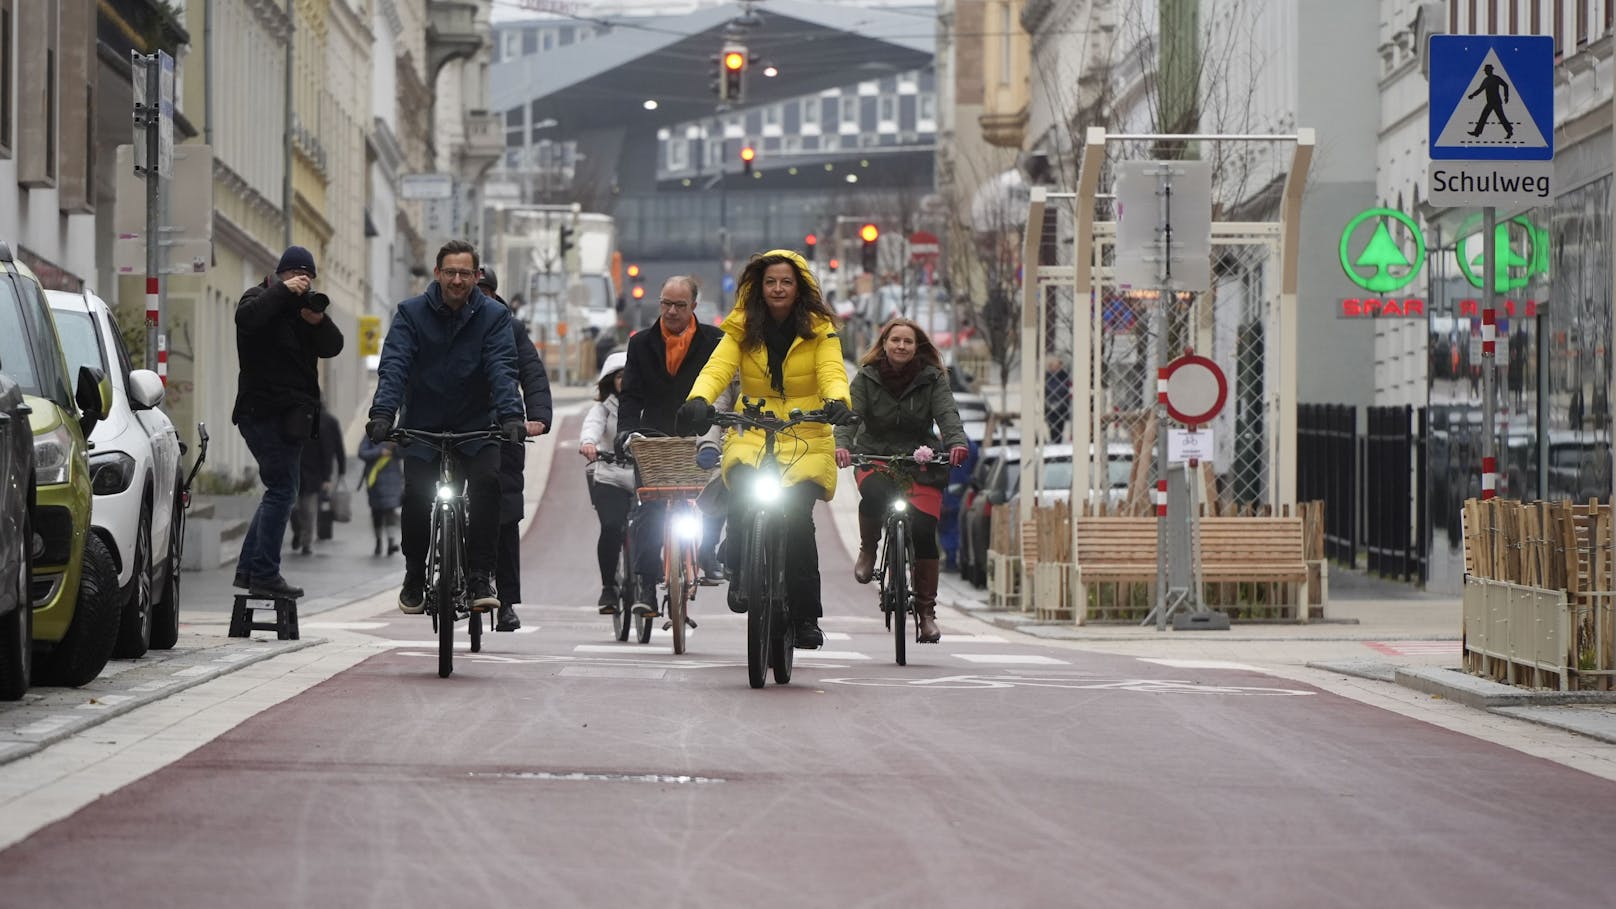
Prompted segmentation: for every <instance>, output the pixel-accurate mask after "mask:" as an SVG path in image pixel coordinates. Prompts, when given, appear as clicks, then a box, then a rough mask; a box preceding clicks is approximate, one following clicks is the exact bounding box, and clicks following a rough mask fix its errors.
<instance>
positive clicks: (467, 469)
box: [399, 445, 499, 575]
mask: <svg viewBox="0 0 1616 909" xmlns="http://www.w3.org/2000/svg"><path fill="white" fill-rule="evenodd" d="M459 457H460V468H461V470H460V474H461V476H462V477H463V478H464V479H465V480H466V485H467V489H466V498H467V505H468V508H469V509H470V514H469V515H468V516H467V525H468V526H467V527H466V570H467V571H486V572H488V573H489V574H490V575H492V574H493V573H494V562H495V546H496V545H497V543H498V539H499V446H498V445H485V446H483V448H482V450H481V451H479V452H477V454H476V455H474V456H471V457H466V456H464V455H461V456H459ZM437 487H438V462H437V459H436V458H435V457H434V458H433V459H432V460H430V461H428V460H424V459H422V458H414V457H405V458H404V507H403V512H402V514H401V521H400V523H401V524H402V525H403V526H402V527H400V528H399V530H400V533H401V535H402V536H403V541H402V542H403V549H404V561H405V563H406V564H407V565H408V566H410V567H412V568H424V567H425V566H426V556H427V552H428V551H429V549H430V547H431V540H430V539H429V537H430V535H431V533H432V523H431V517H432V515H431V511H432V499H433V497H434V496H435V495H436V494H437Z"/></svg>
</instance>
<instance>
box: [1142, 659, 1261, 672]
mask: <svg viewBox="0 0 1616 909" xmlns="http://www.w3.org/2000/svg"><path fill="white" fill-rule="evenodd" d="M1139 662H1141V663H1156V664H1158V665H1161V666H1171V667H1172V668H1174V669H1240V670H1244V671H1246V672H1262V670H1261V669H1259V668H1258V667H1256V666H1253V665H1251V664H1250V663H1234V662H1230V661H1228V660H1159V659H1152V658H1150V657H1140V658H1139Z"/></svg>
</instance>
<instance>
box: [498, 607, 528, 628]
mask: <svg viewBox="0 0 1616 909" xmlns="http://www.w3.org/2000/svg"><path fill="white" fill-rule="evenodd" d="M521 627H522V620H521V619H519V618H517V617H516V608H515V607H513V606H512V605H511V604H509V603H501V604H499V621H498V623H497V624H495V625H494V630H495V631H515V630H516V629H518V628H521Z"/></svg>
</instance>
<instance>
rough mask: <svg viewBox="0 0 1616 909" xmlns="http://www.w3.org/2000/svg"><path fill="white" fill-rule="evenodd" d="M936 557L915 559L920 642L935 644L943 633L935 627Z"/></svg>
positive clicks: (937, 567) (916, 602)
mask: <svg viewBox="0 0 1616 909" xmlns="http://www.w3.org/2000/svg"><path fill="white" fill-rule="evenodd" d="M940 567H941V566H939V565H938V564H937V560H936V559H916V560H915V614H916V615H918V616H919V617H920V636H919V637H918V638H916V640H918V641H919V642H920V643H922V644H935V643H937V642H938V641H940V640H942V637H943V633H942V631H941V630H939V629H938V627H937V570H938V569H939V568H940Z"/></svg>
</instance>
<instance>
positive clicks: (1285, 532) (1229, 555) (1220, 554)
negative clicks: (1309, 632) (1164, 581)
mask: <svg viewBox="0 0 1616 909" xmlns="http://www.w3.org/2000/svg"><path fill="white" fill-rule="evenodd" d="M1074 520H1075V521H1076V522H1077V528H1076V529H1077V565H1076V568H1075V570H1074V571H1073V574H1074V582H1075V584H1076V590H1075V591H1074V599H1075V601H1076V603H1077V607H1078V608H1077V610H1076V614H1077V621H1078V622H1079V624H1081V623H1082V622H1083V620H1084V618H1085V614H1086V613H1087V612H1088V586H1089V585H1090V584H1098V583H1117V584H1132V583H1143V584H1147V585H1151V586H1154V585H1155V583H1156V519H1155V518H1154V517H1081V516H1080V517H1077V518H1074ZM1197 528H1198V532H1199V535H1200V581H1201V583H1202V585H1206V584H1224V583H1232V582H1251V583H1259V584H1261V583H1268V584H1285V585H1291V584H1294V585H1296V587H1297V595H1296V598H1295V599H1294V600H1293V601H1292V602H1291V604H1290V605H1289V606H1288V607H1287V608H1288V610H1290V611H1292V612H1293V615H1292V618H1294V619H1296V620H1298V621H1306V620H1307V609H1308V607H1307V599H1308V568H1307V562H1306V561H1305V558H1304V556H1305V550H1304V548H1303V528H1302V519H1301V518H1299V517H1296V518H1272V517H1247V518H1213V517H1205V518H1201V519H1199V521H1197Z"/></svg>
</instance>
